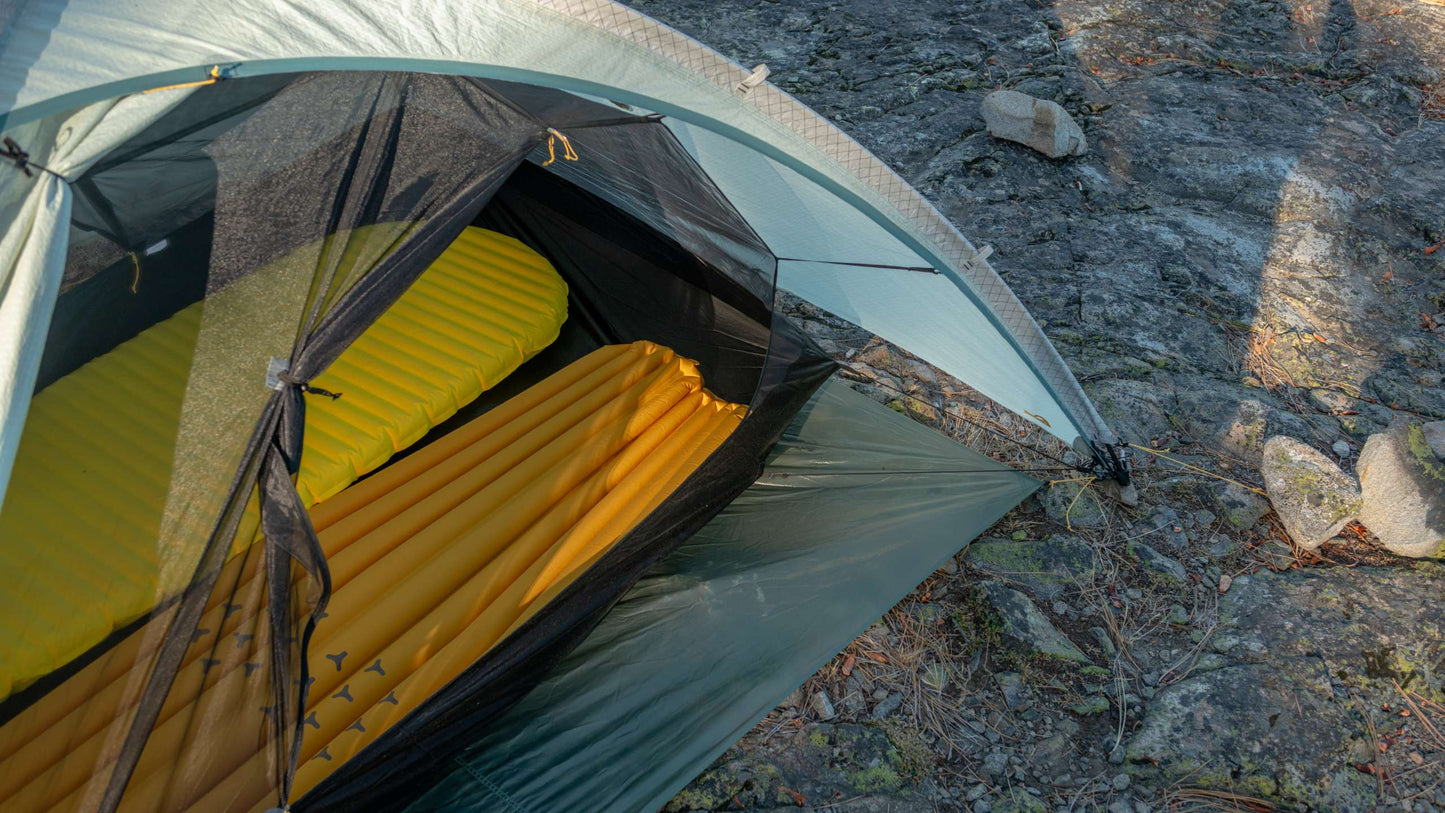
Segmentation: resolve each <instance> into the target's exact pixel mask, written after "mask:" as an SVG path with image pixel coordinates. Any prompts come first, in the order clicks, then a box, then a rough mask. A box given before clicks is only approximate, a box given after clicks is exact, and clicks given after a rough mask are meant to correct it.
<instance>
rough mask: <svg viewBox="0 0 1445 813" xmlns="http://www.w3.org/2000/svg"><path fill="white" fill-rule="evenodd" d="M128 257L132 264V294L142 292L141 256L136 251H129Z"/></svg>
mask: <svg viewBox="0 0 1445 813" xmlns="http://www.w3.org/2000/svg"><path fill="white" fill-rule="evenodd" d="M126 256H127V257H130V264H131V275H130V292H131V293H135V292H136V291H138V290H140V255H139V254H137V253H135V252H134V251H128V252H126Z"/></svg>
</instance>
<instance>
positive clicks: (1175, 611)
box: [1168, 604, 1189, 627]
mask: <svg viewBox="0 0 1445 813" xmlns="http://www.w3.org/2000/svg"><path fill="white" fill-rule="evenodd" d="M1168 621H1169V623H1170V624H1173V625H1174V626H1176V627H1187V626H1189V611H1188V610H1186V609H1184V605H1182V604H1172V605H1170V606H1169V618H1168Z"/></svg>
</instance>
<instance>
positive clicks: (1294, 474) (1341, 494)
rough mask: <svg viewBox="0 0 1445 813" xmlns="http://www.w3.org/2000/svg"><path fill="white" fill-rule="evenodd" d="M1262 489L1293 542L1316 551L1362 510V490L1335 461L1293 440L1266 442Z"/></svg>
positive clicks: (1289, 438)
mask: <svg viewBox="0 0 1445 813" xmlns="http://www.w3.org/2000/svg"><path fill="white" fill-rule="evenodd" d="M1260 473H1261V474H1263V475H1264V489H1265V491H1266V492H1268V494H1269V500H1270V502H1271V503H1273V504H1274V510H1275V511H1276V512H1277V513H1278V514H1279V519H1280V522H1281V523H1283V524H1284V527H1285V530H1286V531H1288V532H1289V535H1290V538H1291V539H1293V540H1294V542H1295V544H1297V545H1299V546H1300V547H1301V548H1304V549H1305V550H1314V549H1315V548H1318V547H1319V546H1320V545H1322V544H1324V543H1325V541H1326V540H1328V539H1329V538H1330V537H1333V536H1334V535H1335V534H1337V533H1339V532H1340V529H1342V528H1344V527H1345V525H1347V524H1348V523H1349V522H1350V520H1352V519H1354V518H1355V517H1356V516H1358V515H1359V513H1360V491H1359V487H1358V486H1356V485H1355V482H1354V480H1352V479H1351V478H1350V477H1349V476H1348V475H1346V474H1345V473H1344V472H1342V471H1340V467H1339V466H1337V465H1335V464H1334V462H1333V461H1331V460H1330V459H1329V458H1327V457H1325V456H1324V455H1322V454H1320V453H1319V452H1318V451H1316V450H1315V449H1314V448H1312V447H1310V446H1306V445H1305V444H1303V443H1301V442H1300V441H1298V440H1295V439H1294V438H1291V437H1288V436H1285V435H1276V436H1275V437H1272V438H1270V439H1269V441H1268V442H1267V443H1265V445H1264V463H1263V465H1262V466H1261V467H1260Z"/></svg>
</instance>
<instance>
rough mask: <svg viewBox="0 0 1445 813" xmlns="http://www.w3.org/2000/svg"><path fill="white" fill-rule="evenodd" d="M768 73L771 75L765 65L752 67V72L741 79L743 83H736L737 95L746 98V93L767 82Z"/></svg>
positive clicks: (760, 64) (759, 64) (762, 63)
mask: <svg viewBox="0 0 1445 813" xmlns="http://www.w3.org/2000/svg"><path fill="white" fill-rule="evenodd" d="M770 73H772V71H770V70H768V66H767V63H765V62H759V63H758V64H757V65H755V66H754V67H753V72H752V73H750V74H748V75H747V76H746V77H744V78H743V81H741V82H739V83H738V88H737V90H738V93H741V94H743V95H744V96H746V95H747V93H748V91H750V90H752V89H753V88H755V87H757V86H758V85H761V84H762V83H763V82H765V81H767V79H768V74H770Z"/></svg>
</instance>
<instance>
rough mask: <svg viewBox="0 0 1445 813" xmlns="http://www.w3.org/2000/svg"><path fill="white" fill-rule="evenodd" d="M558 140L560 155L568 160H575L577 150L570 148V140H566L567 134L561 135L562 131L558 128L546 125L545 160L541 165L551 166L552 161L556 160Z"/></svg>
mask: <svg viewBox="0 0 1445 813" xmlns="http://www.w3.org/2000/svg"><path fill="white" fill-rule="evenodd" d="M558 141H561V142H562V157H563V158H564V159H566V160H568V161H576V160H577V151H576V150H574V149H572V142H571V141H568V140H567V136H564V135H562V131H561V130H558V129H557V128H556V127H548V128H547V160H546V161H543V162H542V166H544V167H545V166H551V165H552V164H553V163H555V162H556V160H557V142H558Z"/></svg>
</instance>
